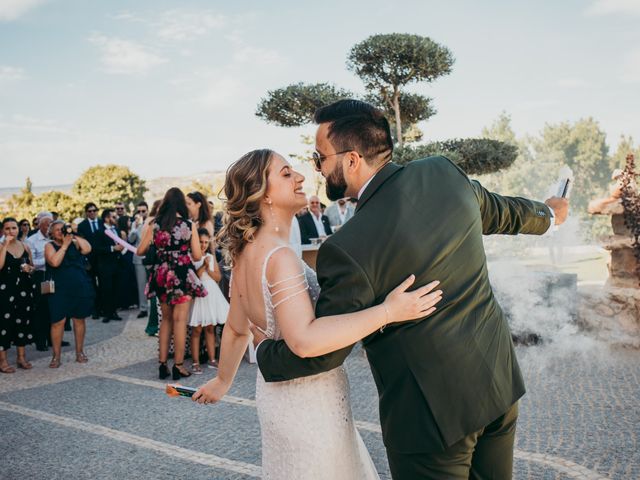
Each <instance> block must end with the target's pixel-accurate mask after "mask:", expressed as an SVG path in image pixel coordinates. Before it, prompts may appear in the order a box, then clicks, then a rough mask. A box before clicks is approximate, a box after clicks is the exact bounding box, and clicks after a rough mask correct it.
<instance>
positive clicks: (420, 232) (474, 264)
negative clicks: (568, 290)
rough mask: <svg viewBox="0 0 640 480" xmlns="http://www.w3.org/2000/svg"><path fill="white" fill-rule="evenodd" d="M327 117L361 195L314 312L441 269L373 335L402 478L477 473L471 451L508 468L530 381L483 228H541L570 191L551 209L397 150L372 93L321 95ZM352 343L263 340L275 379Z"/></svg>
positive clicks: (503, 470) (383, 410) (326, 165)
mask: <svg viewBox="0 0 640 480" xmlns="http://www.w3.org/2000/svg"><path fill="white" fill-rule="evenodd" d="M316 121H317V123H319V128H318V133H317V135H316V150H317V151H318V153H319V155H318V158H319V159H320V160H321V161H320V162H319V164H318V165H319V167H320V168H321V169H322V174H323V176H325V178H326V179H327V184H328V189H329V187H332V188H333V187H335V186H336V185H331V184H332V182H335V181H337V180H336V179H338V180H339V179H340V175H339V174H340V171H341V172H342V174H343V176H344V182H345V183H346V186H347V190H346V192H347V195H349V196H352V197H356V198H359V200H358V206H357V209H356V213H355V215H354V216H353V218H352V219H351V220H349V222H347V223H346V224H345V225H344V226H343V227H342V228H341V229H340V230H339V231H338V232H336V233H335V234H334V235H332V236H331V237H329V239H327V241H326V242H325V243H324V244H323V245H322V247H321V248H320V251H319V253H318V260H317V269H318V279H319V282H320V286H321V294H320V298H319V300H318V302H317V305H316V316H317V317H320V316H324V315H332V314H339V313H347V312H353V311H356V310H362V309H364V308H367V307H369V306H371V305H375V304H377V303H379V302H381V301H382V300H383V299H384V297H385V295H386V294H387V293H388V292H389V291H391V290H392V289H393V288H394V287H395V285H397V284H398V283H400V282H401V281H402V280H403V279H404V278H406V275H407V274H409V273H414V274H415V275H416V282H415V285H416V286H421V285H425V284H427V283H429V282H430V281H432V280H435V279H437V280H440V282H441V283H440V288H441V289H442V290H443V291H444V296H443V300H442V302H441V303H440V306H439V308H438V310H437V311H436V312H435V313H434V314H433V315H432V316H431V317H430V318H427V319H426V320H424V321H422V322H408V323H405V324H403V325H389V326H387V328H385V329H384V330H383V331H380V332H376V333H374V334H372V335H370V336H368V337H366V338H365V339H364V340H363V345H364V348H365V350H366V352H367V359H368V361H369V364H370V366H371V370H372V373H373V377H374V380H375V382H376V386H377V388H378V394H379V400H380V420H381V426H382V433H383V440H384V443H385V446H386V448H387V453H388V456H389V462H390V466H391V471H392V474H393V476H394V478H395V479H404V478H468V475H469V468H470V467H469V465H473V467H471V468H477V469H478V472H480V473H482V472H484V469H483V465H484V466H488V465H493V466H494V470H493V471H494V472H495V471H498V472H500V473H499V476H497V477H495V476H494V477H492V476H491V475H489V476H488V477H487V478H510V475H511V466H512V464H511V462H512V449H513V439H514V432H515V421H516V417H517V401H518V399H519V398H520V397H521V396H522V395H523V394H524V392H525V387H524V381H523V379H522V375H521V373H520V369H519V366H518V362H517V359H516V355H515V351H514V348H513V344H512V342H511V334H510V332H509V327H508V324H507V321H506V319H505V317H504V314H503V312H502V310H501V309H500V306H499V305H498V303H497V301H496V299H495V297H494V296H493V292H492V290H491V285H490V283H489V277H488V272H487V266H486V258H485V253H484V247H483V240H482V236H483V234H509V235H515V234H519V233H526V234H535V235H541V234H543V233H545V232H546V231H547V230H548V229H549V228H550V226H551V224H552V222H555V223H556V224H559V223H562V221H563V220H564V217H565V216H566V209H567V205H566V201H565V200H564V199H552V200H550V201H549V204H550V206H551V207H553V209H554V210H555V220H554V219H553V215H552V212H551V209H550V208H549V206H547V205H545V204H544V203H541V202H536V201H532V200H528V199H524V198H515V197H513V198H510V197H503V196H500V195H497V194H494V193H490V192H488V191H487V190H486V189H484V188H483V187H482V186H481V185H480V184H479V183H477V182H474V181H470V180H469V179H468V178H467V176H466V175H465V174H464V172H463V171H462V170H460V169H459V168H458V167H457V166H456V165H454V164H453V163H452V162H451V161H449V160H448V159H446V158H444V157H430V158H426V159H423V160H417V161H414V162H411V163H409V164H408V165H407V166H405V167H402V166H399V165H396V164H393V163H390V162H389V159H390V156H391V151H392V149H393V145H392V144H391V140H390V138H391V136H390V133H389V130H388V122H386V119H384V117H383V116H382V114H381V113H380V112H379V111H377V110H376V109H374V108H373V107H371V106H370V105H367V104H365V103H363V102H357V101H341V102H338V103H337V104H334V105H330V106H328V107H324V108H323V109H321V110H320V111H319V112H317V113H316ZM377 130H379V131H380V134H377ZM362 132H365V133H366V135H365V134H364V133H362ZM371 132H373V133H371ZM365 137H366V138H365ZM345 139H346V140H345ZM343 140H345V141H344V142H343ZM372 142H379V144H372ZM349 149H352V150H349ZM370 152H372V153H370ZM376 152H382V154H380V153H376ZM338 186H339V184H338ZM342 193H344V192H342ZM343 196H345V195H343ZM351 348H352V347H348V348H344V349H342V350H339V351H337V352H333V353H330V354H327V355H323V356H320V357H315V358H299V357H297V356H295V355H294V354H293V353H292V352H291V351H290V349H289V348H288V347H287V345H286V344H285V343H284V342H283V341H277V342H276V341H272V340H265V341H264V342H262V343H261V344H260V345H259V348H258V350H257V358H258V366H259V368H260V371H261V372H262V375H263V376H264V378H265V380H266V381H267V382H273V381H283V380H289V379H293V378H297V377H303V376H308V375H313V374H316V373H320V372H323V371H327V370H331V369H333V368H336V367H337V366H339V365H341V364H342V363H343V362H344V360H345V358H346V357H347V355H348V354H349V352H350V351H351ZM496 422H498V423H496ZM498 437H500V441H499V442H497V441H494V440H495V439H496V438H498ZM460 459H462V460H460ZM443 465H444V466H445V467H444V469H442V470H439V468H440V467H439V466H443ZM465 465H466V466H465ZM434 472H441V473H439V474H438V473H434ZM456 472H457V473H456ZM500 475H501V476H500ZM483 478H484V477H483Z"/></svg>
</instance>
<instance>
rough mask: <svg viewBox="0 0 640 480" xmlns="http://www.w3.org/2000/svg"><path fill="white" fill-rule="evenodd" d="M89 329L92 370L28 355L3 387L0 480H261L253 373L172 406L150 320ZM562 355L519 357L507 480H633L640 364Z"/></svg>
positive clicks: (637, 470)
mask: <svg viewBox="0 0 640 480" xmlns="http://www.w3.org/2000/svg"><path fill="white" fill-rule="evenodd" d="M125 313H126V312H125ZM87 322H88V347H87V354H88V355H89V357H90V362H89V363H88V364H86V365H79V364H76V363H74V362H73V354H72V347H71V348H68V349H67V354H66V356H65V357H64V358H63V361H64V363H63V365H62V367H61V368H60V369H58V370H50V369H48V368H47V365H48V362H49V356H48V355H47V354H37V353H36V352H29V353H30V354H31V357H30V358H31V359H34V366H35V368H34V369H33V370H32V371H29V372H25V371H19V372H18V373H16V374H14V375H2V376H0V432H2V433H1V435H2V441H1V442H0V448H2V462H1V463H0V478H1V479H23V478H29V479H32V480H38V479H58V478H60V479H66V480H69V479H176V478H208V479H250V478H257V477H259V476H260V470H259V465H260V432H259V427H258V421H257V417H256V411H255V402H254V400H253V399H254V382H255V375H256V368H255V366H253V365H249V364H246V363H243V364H242V366H241V369H240V372H239V374H238V378H237V380H236V382H235V384H234V386H233V388H232V390H231V392H230V395H229V396H228V397H227V398H226V401H224V402H221V403H220V404H218V405H213V406H200V405H196V404H193V403H191V402H189V401H188V400H186V399H182V398H179V399H171V398H168V397H166V396H165V395H164V393H163V387H164V384H163V383H162V382H160V381H158V380H157V377H156V372H157V368H156V366H157V363H156V361H155V360H154V357H155V351H156V339H155V338H152V337H147V336H146V335H145V334H144V331H143V330H144V326H145V320H136V319H135V312H131V313H130V314H129V315H128V321H127V322H123V323H121V324H118V323H110V324H107V325H104V324H102V323H100V322H97V321H94V320H87ZM66 336H67V339H71V338H72V337H71V335H70V334H69V333H67V334H66ZM574 344H575V345H578V347H579V348H576V347H575V345H574ZM567 345H568V344H567V343H562V344H557V345H553V344H552V345H549V346H545V347H536V348H533V349H520V350H519V351H518V355H519V357H520V360H521V365H522V367H523V371H524V374H525V377H526V380H527V386H528V393H527V395H526V396H525V398H524V399H523V401H522V402H521V405H520V421H519V424H518V438H517V449H516V452H515V456H516V460H515V467H514V468H515V475H514V477H515V478H517V479H570V478H581V479H601V478H611V479H625V480H626V479H638V478H640V445H639V442H640V352H638V351H625V350H613V349H611V348H610V347H607V346H605V345H599V344H594V343H593V342H590V341H585V340H584V339H583V338H576V339H575V342H572V343H570V344H569V345H570V346H569V347H568V346H567ZM14 354H15V352H11V353H10V358H11V359H13V355H14ZM348 370H349V377H350V381H351V390H352V403H353V410H354V416H355V419H356V421H357V424H358V427H359V429H360V432H361V434H362V436H363V439H364V441H365V443H366V444H367V446H368V448H369V450H370V451H371V454H372V457H373V459H374V461H375V463H376V466H377V467H378V470H379V472H380V474H381V477H382V478H390V477H389V471H388V465H387V462H386V459H385V455H384V448H383V445H382V441H381V437H380V433H379V425H378V414H377V406H376V394H375V386H374V384H373V381H372V379H371V375H370V373H369V371H368V367H367V364H366V360H365V358H364V354H363V352H362V350H360V349H356V350H355V351H354V353H353V354H352V355H351V356H350V357H349V360H348ZM214 372H215V370H207V371H206V372H205V375H202V376H200V377H195V376H192V377H191V378H189V379H186V380H185V381H184V383H185V384H187V385H198V384H200V383H202V382H204V381H206V380H207V379H209V378H211V377H212V376H213V374H214Z"/></svg>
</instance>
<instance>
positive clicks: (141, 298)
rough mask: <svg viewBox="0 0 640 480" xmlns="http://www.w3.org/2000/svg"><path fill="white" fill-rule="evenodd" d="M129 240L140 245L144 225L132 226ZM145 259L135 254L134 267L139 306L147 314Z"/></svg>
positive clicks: (135, 244)
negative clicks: (143, 261) (143, 260)
mask: <svg viewBox="0 0 640 480" xmlns="http://www.w3.org/2000/svg"><path fill="white" fill-rule="evenodd" d="M128 240H129V243H130V244H132V245H134V246H136V247H137V246H139V245H140V240H142V225H139V226H137V227H136V226H135V224H133V225H131V231H130V232H129V237H128ZM143 258H144V257H139V256H138V255H135V254H134V255H133V266H134V269H135V271H136V284H137V285H138V305H140V310H142V311H143V312H146V311H147V310H148V301H147V296H146V295H145V294H144V290H145V287H146V285H147V269H146V267H145V266H144V265H143V264H142V259H143Z"/></svg>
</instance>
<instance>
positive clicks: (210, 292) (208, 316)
mask: <svg viewBox="0 0 640 480" xmlns="http://www.w3.org/2000/svg"><path fill="white" fill-rule="evenodd" d="M198 237H199V238H200V249H201V250H202V251H203V252H207V253H204V254H203V256H202V258H201V259H200V260H198V261H197V262H193V266H194V267H195V268H196V274H197V275H198V277H199V278H200V281H201V282H202V285H203V286H204V288H206V290H207V295H206V296H205V297H198V298H195V299H194V300H193V304H192V305H191V316H190V318H189V326H190V327H191V359H192V361H193V363H192V365H191V373H193V374H195V375H201V374H202V367H200V337H201V336H202V330H203V329H204V341H205V345H206V347H207V355H208V356H209V361H208V362H207V366H208V367H209V368H215V367H217V366H218V365H217V363H216V360H215V351H216V335H215V332H214V327H215V326H216V325H222V324H224V323H225V322H226V321H227V315H228V313H229V303H227V299H226V298H224V295H223V294H222V291H221V290H220V287H219V286H218V282H219V281H220V279H221V278H222V273H221V272H220V267H219V266H218V262H216V257H214V256H213V254H211V253H209V252H210V251H211V250H213V249H212V248H210V247H211V234H210V233H209V230H207V229H206V228H203V227H200V228H198Z"/></svg>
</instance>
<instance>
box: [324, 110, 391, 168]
mask: <svg viewBox="0 0 640 480" xmlns="http://www.w3.org/2000/svg"><path fill="white" fill-rule="evenodd" d="M313 120H314V121H315V122H316V123H317V124H321V123H330V124H331V125H330V126H329V140H330V141H331V144H332V145H333V146H334V147H335V149H336V151H345V150H355V151H356V152H358V153H359V154H360V155H362V156H363V157H364V159H365V161H366V162H367V163H368V164H369V165H379V164H381V163H383V162H386V161H389V160H391V155H392V154H393V140H392V138H391V128H390V127H389V121H388V120H387V119H386V118H385V116H384V113H382V111H381V110H379V109H377V108H376V107H374V106H373V105H370V104H368V103H366V102H362V101H360V100H352V99H347V100H338V101H337V102H335V103H332V104H331V105H327V106H325V107H320V108H319V109H318V110H316V112H315V114H314V115H313Z"/></svg>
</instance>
